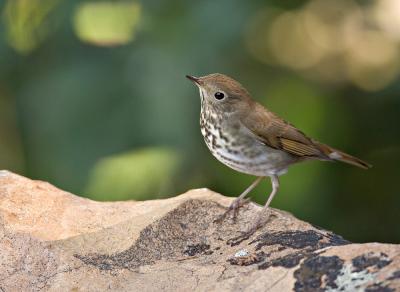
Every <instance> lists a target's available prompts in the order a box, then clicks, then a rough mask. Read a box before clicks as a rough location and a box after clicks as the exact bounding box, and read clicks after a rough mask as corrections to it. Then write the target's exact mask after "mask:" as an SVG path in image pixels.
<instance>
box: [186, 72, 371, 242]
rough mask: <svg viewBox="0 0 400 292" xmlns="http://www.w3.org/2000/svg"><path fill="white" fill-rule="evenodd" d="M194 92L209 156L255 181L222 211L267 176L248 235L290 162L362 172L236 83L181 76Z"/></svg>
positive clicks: (220, 77)
mask: <svg viewBox="0 0 400 292" xmlns="http://www.w3.org/2000/svg"><path fill="white" fill-rule="evenodd" d="M186 77H187V78H188V79H190V80H191V81H193V82H194V83H195V84H196V85H197V87H198V88H199V91H200V98H201V113H200V127H201V133H202V134H203V137H204V140H205V142H206V144H207V146H208V148H209V149H210V151H211V153H212V154H213V155H214V156H215V157H216V158H217V159H218V160H219V161H221V162H222V163H224V164H225V165H227V166H229V167H231V168H233V169H234V170H236V171H239V172H242V173H246V174H250V175H254V176H257V179H256V180H255V181H254V182H253V183H252V184H251V185H250V186H249V187H248V188H247V189H246V190H245V191H244V192H243V193H242V194H241V195H240V196H239V197H238V198H237V199H236V200H235V201H234V202H233V203H232V204H231V206H230V207H229V209H228V210H227V211H226V212H225V213H224V214H223V215H222V216H221V217H220V218H219V219H220V220H222V219H223V218H224V217H225V216H226V214H228V212H230V211H233V212H234V213H233V215H234V217H236V214H237V210H238V208H239V207H240V205H241V200H242V199H243V198H244V197H245V196H246V195H247V194H248V193H249V192H250V191H251V190H252V189H253V188H254V187H255V186H256V185H257V184H258V183H259V182H260V181H261V179H262V178H264V177H270V178H271V181H272V192H271V194H270V196H269V198H268V200H267V202H266V204H265V206H264V208H263V210H262V211H261V212H260V214H259V215H258V218H257V220H256V222H255V224H254V225H253V226H252V227H251V228H250V229H249V230H248V231H247V232H246V233H245V235H246V236H247V237H248V236H249V235H251V234H252V233H254V232H255V231H256V230H257V228H258V227H260V225H261V223H262V222H261V221H262V218H263V213H265V212H266V210H267V209H268V206H269V205H270V203H271V201H272V199H273V197H274V196H275V195H276V193H277V191H278V188H279V179H278V177H279V176H280V175H282V174H284V173H286V172H287V168H288V167H289V166H290V165H291V164H294V163H297V162H301V161H305V160H313V159H318V160H324V161H341V162H345V163H348V164H352V165H355V166H358V167H361V168H364V169H368V168H370V167H371V165H369V164H368V163H366V162H364V161H362V160H360V159H358V158H356V157H354V156H351V155H348V154H346V153H344V152H342V151H339V150H337V149H334V148H332V147H330V146H328V145H325V144H322V143H320V142H318V141H316V140H314V139H311V138H309V137H307V136H306V135H305V134H304V133H303V132H301V131H300V130H298V129H297V128H295V127H294V126H293V125H291V124H289V123H288V122H286V121H284V120H283V119H281V118H280V117H278V116H277V115H276V114H274V113H272V112H270V111H269V110H267V109H266V108H264V107H263V106H262V105H261V104H259V103H257V102H256V101H254V100H253V99H252V98H251V96H250V94H249V92H248V91H247V90H246V89H245V88H244V87H243V86H242V85H241V84H240V83H239V82H237V81H236V80H234V79H232V78H230V77H228V76H225V75H223V74H218V73H217V74H210V75H207V76H204V77H193V76H186Z"/></svg>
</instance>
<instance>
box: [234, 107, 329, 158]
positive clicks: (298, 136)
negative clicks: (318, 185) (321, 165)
mask: <svg viewBox="0 0 400 292" xmlns="http://www.w3.org/2000/svg"><path fill="white" fill-rule="evenodd" d="M241 122H242V123H243V125H244V126H245V127H246V128H247V129H249V130H250V131H251V132H252V133H253V134H254V135H255V136H256V137H257V139H259V140H260V141H261V142H262V143H264V144H265V145H267V146H269V147H272V148H274V149H279V150H282V151H285V152H288V153H290V154H292V155H295V156H297V157H299V158H306V157H315V158H321V159H324V158H325V159H329V158H328V157H327V155H326V154H324V152H323V149H321V148H320V147H319V146H318V145H319V143H318V142H316V141H313V140H312V139H310V138H308V137H307V136H306V135H305V134H304V133H303V132H301V131H300V130H298V129H297V128H296V127H294V126H293V125H291V124H289V123H288V122H286V121H285V120H283V119H281V118H279V117H278V116H277V115H275V114H274V113H272V112H269V111H267V110H266V109H265V108H264V107H262V106H261V105H259V104H255V105H254V110H253V111H252V114H250V115H247V116H246V117H243V118H242V119H241Z"/></svg>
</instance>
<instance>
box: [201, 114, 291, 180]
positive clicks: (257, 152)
mask: <svg viewBox="0 0 400 292" xmlns="http://www.w3.org/2000/svg"><path fill="white" fill-rule="evenodd" d="M200 128H201V133H202V135H203V137H204V141H205V143H206V144H207V147H208V148H209V150H210V151H211V153H212V154H213V155H214V157H216V158H217V159H218V160H219V161H221V162H222V163H224V164H225V165H227V166H229V167H231V168H233V169H234V170H236V171H240V172H243V173H247V174H251V175H256V176H268V175H273V174H282V173H284V172H285V171H286V168H287V166H288V162H289V161H291V158H290V156H289V155H287V154H286V153H283V152H281V151H279V150H275V149H272V148H270V147H267V146H266V145H264V144H262V143H261V142H260V141H258V140H257V139H255V137H254V136H252V135H251V133H248V131H247V129H245V128H244V127H243V126H242V125H241V124H240V122H239V121H232V120H227V119H226V118H225V119H224V117H222V116H220V115H218V114H217V113H216V112H213V111H209V110H204V109H202V111H201V114H200Z"/></svg>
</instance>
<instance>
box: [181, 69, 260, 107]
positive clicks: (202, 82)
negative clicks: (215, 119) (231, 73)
mask: <svg viewBox="0 0 400 292" xmlns="http://www.w3.org/2000/svg"><path fill="white" fill-rule="evenodd" d="M186 77H187V78H188V79H189V80H191V81H192V82H193V83H194V84H196V85H197V87H198V88H199V91H200V98H201V103H202V106H207V107H212V108H213V109H215V110H218V111H222V112H228V113H229V112H235V111H239V110H241V109H245V108H248V107H249V106H250V105H251V102H252V100H251V97H250V94H249V92H248V91H247V90H246V89H245V88H244V87H243V86H242V85H241V84H240V83H239V82H237V81H236V80H234V79H232V78H231V77H228V76H226V75H223V74H219V73H214V74H210V75H206V76H203V77H194V76H189V75H186Z"/></svg>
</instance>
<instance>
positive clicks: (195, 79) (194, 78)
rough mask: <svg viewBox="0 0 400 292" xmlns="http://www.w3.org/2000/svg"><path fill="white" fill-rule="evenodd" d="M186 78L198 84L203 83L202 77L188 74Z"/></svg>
mask: <svg viewBox="0 0 400 292" xmlns="http://www.w3.org/2000/svg"><path fill="white" fill-rule="evenodd" d="M186 78H187V79H189V80H190V81H193V82H194V83H195V84H196V85H197V86H201V84H202V82H201V80H200V78H198V77H194V76H190V75H186Z"/></svg>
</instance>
